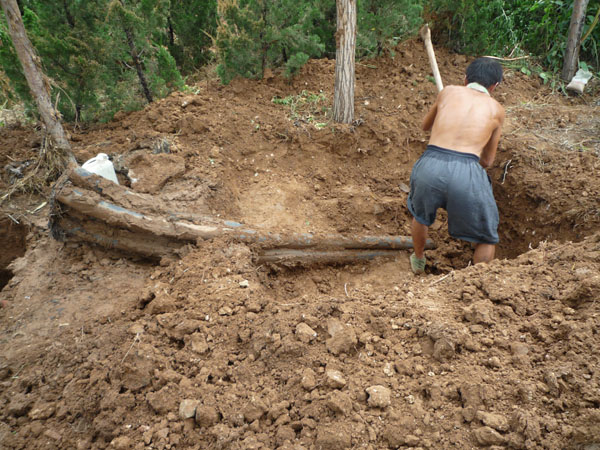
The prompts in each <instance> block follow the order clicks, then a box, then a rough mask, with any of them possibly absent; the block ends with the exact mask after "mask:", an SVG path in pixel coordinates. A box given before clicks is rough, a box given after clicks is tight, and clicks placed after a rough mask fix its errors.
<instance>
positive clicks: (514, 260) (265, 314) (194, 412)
mask: <svg viewBox="0 0 600 450" xmlns="http://www.w3.org/2000/svg"><path fill="white" fill-rule="evenodd" d="M421 47H422V46H421V44H419V43H415V42H412V43H411V42H409V43H405V44H403V45H402V46H400V47H399V48H398V49H397V51H396V54H395V57H394V58H390V57H386V58H381V59H379V60H375V61H370V62H369V63H368V64H366V65H363V64H359V65H358V66H357V91H356V117H357V121H356V123H355V124H353V125H352V126H339V125H333V124H332V123H330V122H329V121H328V111H327V106H328V105H329V103H330V99H331V98H332V88H333V72H334V62H333V61H327V60H321V61H311V62H310V63H309V64H308V65H307V66H306V67H305V69H304V70H303V72H302V74H301V75H300V76H299V77H297V78H295V79H294V80H292V81H286V80H284V79H282V78H280V77H279V76H271V75H269V76H268V77H267V78H265V79H264V80H262V81H260V82H253V81H247V80H236V81H234V82H233V83H232V84H231V85H230V86H227V87H223V86H220V85H218V84H216V83H213V82H202V83H200V84H199V85H197V86H196V92H195V93H193V94H192V93H178V94H174V95H172V96H170V97H168V98H166V99H163V100H161V101H159V102H156V103H155V104H152V105H150V106H148V107H147V108H146V109H145V110H144V111H140V112H134V113H130V114H121V115H120V116H119V117H116V118H115V120H114V121H113V122H111V123H109V124H106V125H102V126H100V125H99V126H95V127H92V128H88V129H78V130H71V136H72V140H73V142H74V145H75V153H76V156H77V157H78V159H79V160H80V161H85V160H86V159H88V158H90V157H93V156H95V155H96V154H97V153H99V152H103V153H108V154H109V155H111V157H112V158H113V160H114V161H115V166H116V168H117V171H118V172H119V178H120V180H121V182H122V183H123V184H127V185H130V187H131V189H133V190H138V191H139V192H151V193H153V195H156V196H157V199H160V201H161V202H164V203H165V204H168V205H171V206H172V208H173V209H174V210H179V211H185V210H187V211H189V212H190V213H194V214H210V215H212V216H215V217H218V218H220V219H231V220H236V221H239V222H243V223H246V224H249V225H252V226H255V227H263V228H265V229H268V230H269V231H276V232H285V231H293V232H320V233H331V232H336V233H352V234H377V235H386V234H389V235H402V234H406V235H407V234H409V230H410V228H409V213H408V211H407V209H406V206H405V205H406V196H407V192H406V191H407V189H406V185H407V184H408V180H409V176H410V170H411V167H412V164H413V162H414V161H415V160H416V159H417V158H418V156H419V155H420V154H421V152H422V151H423V149H424V148H425V145H426V140H427V136H426V134H425V133H423V132H422V131H420V128H419V124H420V120H421V118H422V117H423V115H424V114H425V112H426V110H427V108H428V107H429V106H430V105H431V104H432V102H433V100H434V98H435V92H436V90H435V85H434V84H433V83H432V82H431V81H429V79H428V73H429V68H428V62H427V57H426V55H425V54H424V52H422V51H421ZM439 53H440V54H439V56H438V58H439V65H440V71H441V73H442V76H443V78H444V81H445V83H446V84H461V82H462V78H463V75H462V74H463V71H464V67H465V65H466V63H467V59H466V58H465V57H463V56H461V55H454V54H449V53H446V52H444V51H442V50H440V51H439ZM592 88H593V86H592ZM496 95H497V98H498V99H499V100H500V101H501V102H502V103H503V104H504V105H505V107H506V109H507V124H506V127H505V131H504V136H503V138H502V141H501V146H500V149H499V152H498V156H497V162H496V165H495V168H494V169H492V170H490V176H491V178H492V182H493V185H494V191H495V195H496V198H497V200H498V204H499V208H500V214H501V228H500V236H501V244H500V248H499V254H500V257H501V259H499V260H496V261H494V262H493V263H492V264H490V265H489V266H480V265H478V266H474V267H470V266H469V260H470V258H471V254H472V252H471V249H470V248H469V246H468V245H465V244H464V243H461V242H458V241H454V240H452V239H451V238H450V237H449V236H448V234H447V231H446V219H445V215H444V214H443V213H442V214H439V217H438V221H437V222H436V223H435V224H434V226H433V231H432V238H433V239H434V240H435V241H436V243H437V244H438V247H437V249H436V250H432V251H429V253H428V260H429V262H430V267H429V269H428V270H429V271H430V272H429V273H428V274H427V275H426V276H424V277H414V276H413V275H412V274H411V273H410V272H409V270H408V264H407V259H408V253H406V254H402V255H401V256H400V257H399V258H398V259H397V260H393V261H390V260H376V261H370V262H366V263H361V264H356V265H348V266H344V265H340V266H328V267H318V266H317V267H278V266H270V265H262V266H261V265H257V264H256V263H255V253H254V250H253V249H252V248H251V247H248V246H246V245H242V244H239V243H236V242H233V241H228V240H225V239H219V240H214V241H210V242H205V243H202V244H199V245H198V246H195V247H194V246H191V247H190V248H188V249H186V250H185V251H184V252H183V254H182V257H181V259H179V260H176V261H171V260H166V259H165V260H163V261H161V263H160V264H159V265H153V264H150V263H148V262H145V261H143V260H139V259H135V258H133V257H131V256H129V255H123V254H118V253H116V252H110V251H108V250H105V249H102V248H95V247H90V246H87V245H81V244H78V243H75V242H69V243H66V244H62V243H58V242H55V241H52V240H50V239H49V238H48V237H47V236H46V235H47V231H46V230H45V220H44V218H43V217H42V216H43V215H44V213H45V211H46V209H45V208H44V209H42V210H41V211H37V212H35V213H33V211H34V209H35V207H36V206H38V205H40V204H41V200H40V199H38V198H35V197H33V198H25V197H23V198H15V199H12V200H11V201H10V203H9V204H7V205H6V206H5V207H4V210H3V211H4V212H5V213H6V214H10V215H11V217H12V219H10V218H9V219H3V220H6V222H2V228H1V230H2V232H1V233H0V242H1V243H3V244H4V243H6V245H7V247H6V248H10V252H7V253H6V255H7V256H6V258H5V260H4V259H3V260H2V261H0V263H1V265H0V269H2V270H3V271H4V272H3V273H6V276H5V277H4V278H5V284H6V287H4V289H3V290H2V291H1V293H0V296H1V301H2V306H3V307H2V308H1V309H0V323H1V324H2V330H3V331H2V333H1V334H0V349H2V351H0V406H1V407H0V443H1V445H0V446H2V448H106V447H109V446H112V447H114V448H158V449H166V448H198V449H200V448H239V449H250V448H257V449H258V448H282V449H293V448H294V449H301V448H305V449H310V448H323V449H327V448H330V449H334V448H362V447H364V448H371V449H376V448H388V447H389V448H398V447H420V448H451V447H456V448H468V447H472V446H475V445H478V446H492V447H494V446H496V448H500V447H508V448H594V445H600V441H599V440H598V436H600V428H598V423H600V420H599V419H600V384H599V378H598V376H599V374H598V370H597V367H598V362H599V361H598V357H597V356H596V355H595V353H594V352H593V351H590V349H594V348H597V347H598V344H599V337H598V334H597V331H596V330H597V329H598V325H599V323H598V322H599V319H598V312H599V309H600V306H599V304H597V303H596V299H597V298H598V296H599V294H600V279H599V278H598V273H600V235H599V234H598V231H599V229H600V227H599V224H600V209H599V206H598V201H597V198H598V196H599V195H600V181H598V180H599V179H600V178H598V177H597V176H595V174H596V173H597V171H598V168H599V167H600V166H599V159H598V157H599V151H598V148H599V146H598V131H599V119H598V115H597V114H595V113H594V105H593V101H594V99H593V98H591V97H590V95H589V94H588V95H586V96H582V97H580V98H577V99H570V98H566V97H563V96H562V95H560V94H556V93H554V94H553V93H551V92H550V91H549V89H548V88H547V87H545V86H540V85H539V84H538V85H536V84H535V82H532V80H531V79H529V78H527V77H525V76H524V75H523V74H521V73H520V72H514V71H510V70H507V71H506V74H505V82H504V83H503V84H501V85H500V86H499V88H498V89H497V94H496ZM274 99H275V101H273V100H274ZM327 99H329V100H327ZM2 141H3V144H5V145H3V148H6V149H8V148H10V149H11V152H10V153H9V152H6V151H2V152H0V167H4V166H5V165H6V164H12V163H15V162H19V161H25V160H27V159H28V158H32V157H33V156H34V155H35V152H36V145H39V142H40V138H39V136H38V135H37V133H36V131H35V130H32V129H28V128H14V127H13V128H10V129H5V130H3V136H2ZM126 167H128V168H129V169H132V168H133V173H134V174H135V175H136V176H135V177H133V178H135V181H132V180H131V178H127V177H126V176H125V174H126V172H127V169H126ZM163 168H165V169H166V168H168V169H169V170H168V171H163V170H162V169H163ZM10 173H12V172H10V171H8V172H4V173H3V174H2V183H4V186H7V185H8V183H9V182H10ZM167 175H168V176H167ZM129 177H132V174H131V172H130V173H129ZM27 211H29V212H27ZM17 213H18V214H17ZM13 219H16V221H18V222H19V225H23V224H26V225H27V227H25V226H24V225H23V226H22V227H21V228H19V229H18V230H17V228H15V227H16V226H17V224H16V223H15V220H13ZM5 230H8V231H5ZM27 233H29V234H27ZM26 235H27V237H26V238H25V236H26ZM570 241H575V243H571V242H570ZM17 242H20V244H17ZM3 248H4V245H3ZM25 248H26V252H25ZM530 249H533V250H530ZM15 258H16V259H15ZM503 258H510V259H503ZM11 261H12V262H11Z"/></svg>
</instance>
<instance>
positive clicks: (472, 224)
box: [408, 58, 504, 273]
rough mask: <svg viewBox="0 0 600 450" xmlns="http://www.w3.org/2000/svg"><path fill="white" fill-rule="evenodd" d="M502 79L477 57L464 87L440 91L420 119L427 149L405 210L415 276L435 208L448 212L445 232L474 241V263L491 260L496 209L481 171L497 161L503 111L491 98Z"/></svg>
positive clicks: (412, 181)
mask: <svg viewBox="0 0 600 450" xmlns="http://www.w3.org/2000/svg"><path fill="white" fill-rule="evenodd" d="M501 80H502V66H500V64H499V63H498V62H496V61H495V60H493V59H491V58H479V59H476V60H475V61H473V62H472V63H471V64H470V65H469V66H468V67H467V72H466V77H465V86H448V87H446V88H444V89H443V90H442V91H441V92H440V93H439V94H438V97H437V99H436V101H435V103H434V104H433V106H432V107H431V110H430V111H429V112H428V113H427V115H426V116H425V118H424V119H423V130H425V131H429V130H431V138H430V139H429V145H428V146H427V149H426V150H425V152H424V153H423V155H422V156H421V157H420V158H419V160H418V161H417V162H416V163H415V165H414V166H413V169H412V173H411V176H410V195H409V197H408V209H409V210H410V212H411V214H412V215H413V221H412V238H413V246H414V253H413V254H412V255H411V257H410V264H411V268H412V271H413V272H414V273H422V272H423V271H424V270H425V256H424V249H425V241H426V239H427V232H428V229H429V226H431V224H432V223H433V222H434V221H435V216H436V212H437V209H438V208H444V209H445V210H446V211H447V212H448V231H449V233H450V235H451V236H452V237H454V238H456V239H462V240H464V241H469V242H473V243H474V244H475V252H474V254H473V263H474V264H477V263H480V262H489V261H491V260H492V259H493V258H494V253H495V249H496V244H497V243H498V231H497V230H498V221H499V218H498V207H497V206H496V201H495V200H494V194H493V192H492V184H491V181H490V178H489V176H488V175H487V172H486V171H485V169H487V168H488V167H490V166H491V165H492V164H493V162H494V158H495V157H496V149H497V148H498V141H499V140H500V134H501V129H502V124H503V123H504V108H503V107H502V106H501V105H500V104H499V103H498V102H497V101H496V100H494V99H493V98H491V97H490V93H491V92H493V90H494V89H495V88H496V86H498V83H500V81H501Z"/></svg>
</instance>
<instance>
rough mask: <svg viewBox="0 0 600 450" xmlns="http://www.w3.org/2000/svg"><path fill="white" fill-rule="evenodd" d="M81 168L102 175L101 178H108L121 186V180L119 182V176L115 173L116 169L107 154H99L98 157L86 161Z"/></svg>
mask: <svg viewBox="0 0 600 450" xmlns="http://www.w3.org/2000/svg"><path fill="white" fill-rule="evenodd" d="M81 167H82V168H83V169H85V170H87V171H88V172H92V173H95V174H96V175H100V176H101V177H103V178H106V179H107V180H110V181H112V182H113V183H117V184H119V180H117V174H116V173H115V168H114V167H113V164H112V163H111V162H110V160H109V159H108V155H107V154H106V153H98V154H97V155H96V157H94V158H92V159H90V160H88V161H86V162H85V163H84V164H83V166H81Z"/></svg>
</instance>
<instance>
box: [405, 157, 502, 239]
mask: <svg viewBox="0 0 600 450" xmlns="http://www.w3.org/2000/svg"><path fill="white" fill-rule="evenodd" d="M407 203H408V209H409V211H410V212H411V214H412V215H413V216H414V217H415V219H416V220H417V221H418V222H419V223H422V224H423V225H427V226H430V225H431V224H432V223H433V222H434V221H435V216H436V213H437V209H438V208H443V209H445V210H446V211H448V232H449V233H450V236H452V237H453V238H456V239H462V240H464V241H469V242H475V243H482V244H497V243H498V241H499V239H498V222H499V217H498V207H497V206H496V201H495V200H494V193H493V192H492V182H491V181H490V178H489V176H488V174H487V172H486V171H485V170H484V168H483V167H481V165H480V164H479V157H478V156H477V155H473V154H471V153H462V152H456V151H454V150H447V149H445V148H441V147H437V146H435V145H428V146H427V149H426V150H425V153H423V155H422V156H421V157H420V158H419V159H418V160H417V162H416V163H415V165H414V166H413V169H412V173H411V175H410V194H409V196H408V202H407Z"/></svg>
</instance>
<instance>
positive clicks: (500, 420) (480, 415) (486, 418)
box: [476, 411, 508, 431]
mask: <svg viewBox="0 0 600 450" xmlns="http://www.w3.org/2000/svg"><path fill="white" fill-rule="evenodd" d="M476 417H477V420H480V421H481V422H483V424H484V425H487V426H488V427H492V428H493V429H494V430H498V431H508V419H506V417H504V416H502V415H500V414H494V413H489V412H485V411H477V416H476Z"/></svg>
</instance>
